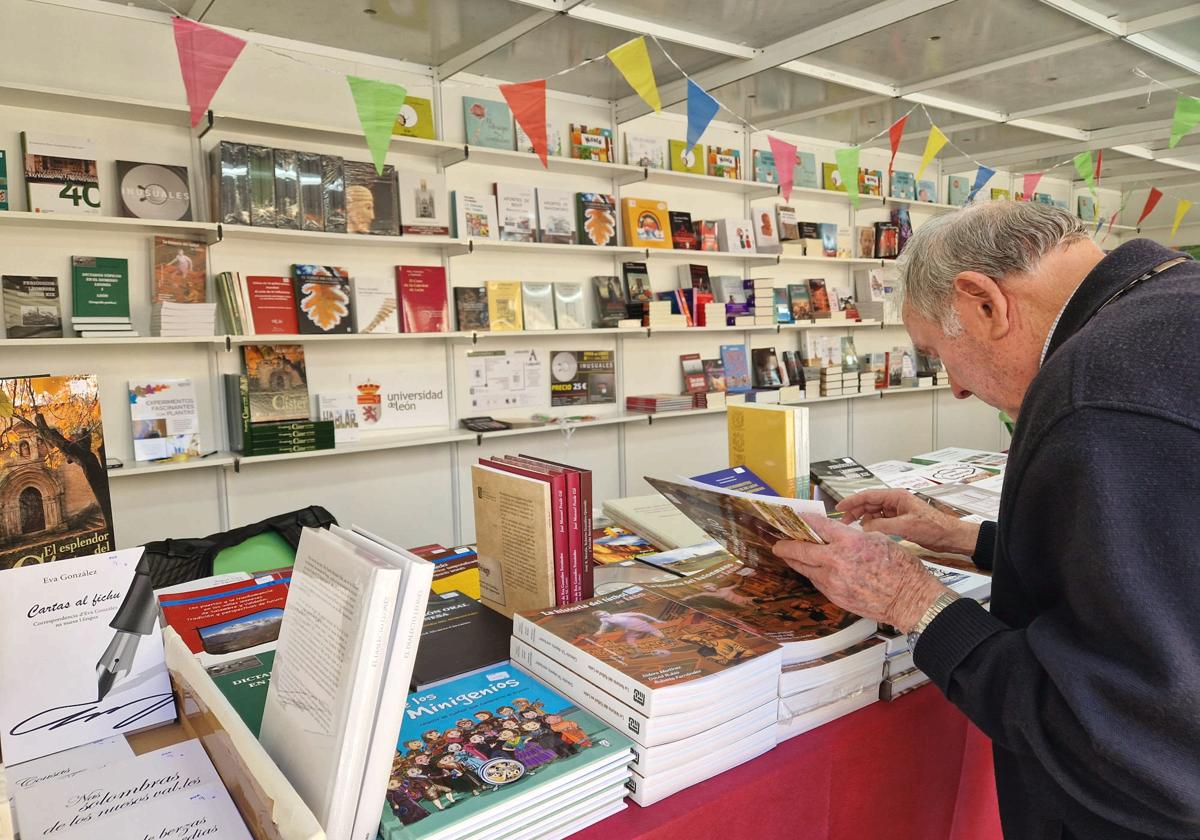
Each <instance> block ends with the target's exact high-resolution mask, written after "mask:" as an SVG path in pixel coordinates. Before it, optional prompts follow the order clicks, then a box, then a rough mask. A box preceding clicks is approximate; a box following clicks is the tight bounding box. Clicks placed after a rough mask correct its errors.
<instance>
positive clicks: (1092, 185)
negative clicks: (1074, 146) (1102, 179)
mask: <svg viewBox="0 0 1200 840" xmlns="http://www.w3.org/2000/svg"><path fill="white" fill-rule="evenodd" d="M1075 171H1076V172H1078V173H1079V177H1080V178H1082V179H1083V180H1084V181H1086V182H1087V188H1088V189H1089V190H1091V193H1092V195H1093V196H1095V195H1096V169H1095V167H1093V166H1092V153H1091V152H1080V153H1079V154H1077V155H1075Z"/></svg>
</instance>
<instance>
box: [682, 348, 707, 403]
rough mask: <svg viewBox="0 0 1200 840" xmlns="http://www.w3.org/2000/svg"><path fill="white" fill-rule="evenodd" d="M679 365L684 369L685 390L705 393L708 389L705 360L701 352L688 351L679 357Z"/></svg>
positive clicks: (690, 392) (693, 392)
mask: <svg viewBox="0 0 1200 840" xmlns="http://www.w3.org/2000/svg"><path fill="white" fill-rule="evenodd" d="M679 367H680V368H681V369H682V370H683V390H684V391H686V392H687V393H689V394H703V393H706V392H707V391H708V384H707V383H706V382H705V379H704V362H703V361H701V359H700V354H699V353H687V354H685V355H683V356H680V357H679Z"/></svg>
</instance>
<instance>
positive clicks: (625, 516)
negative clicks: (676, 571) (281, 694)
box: [603, 493, 709, 550]
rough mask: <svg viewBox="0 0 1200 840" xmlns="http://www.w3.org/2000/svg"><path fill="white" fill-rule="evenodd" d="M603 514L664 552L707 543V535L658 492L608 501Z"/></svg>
mask: <svg viewBox="0 0 1200 840" xmlns="http://www.w3.org/2000/svg"><path fill="white" fill-rule="evenodd" d="M603 510H604V515H605V516H607V517H608V518H609V519H611V520H613V521H614V522H616V523H617V524H618V525H620V526H622V527H624V528H628V529H629V530H630V531H633V532H635V533H638V534H641V535H642V536H644V537H645V538H646V539H648V540H650V542H652V543H654V545H656V546H657V547H658V548H661V549H663V550H667V549H672V548H681V547H683V546H685V545H696V544H697V543H702V542H707V541H708V539H709V537H708V534H706V533H704V531H703V530H702V529H701V528H700V526H699V525H697V524H696V523H695V522H693V521H692V520H690V519H688V518H687V517H686V516H684V515H683V513H681V512H680V510H679V508H677V507H675V505H673V504H671V503H670V502H668V501H667V500H666V499H665V498H663V497H662V496H661V495H659V494H658V493H651V494H650V495H648V496H627V497H626V498H623V499H609V500H608V501H606V502H605V503H604V506H603Z"/></svg>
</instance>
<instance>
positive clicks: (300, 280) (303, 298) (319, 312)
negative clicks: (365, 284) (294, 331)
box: [292, 263, 354, 335]
mask: <svg viewBox="0 0 1200 840" xmlns="http://www.w3.org/2000/svg"><path fill="white" fill-rule="evenodd" d="M292 284H293V287H294V288H295V293H296V320H297V323H298V324H299V327H300V334H301V335H330V334H333V333H350V332H353V331H354V306H353V302H352V301H351V299H350V272H349V271H347V270H346V269H344V268H341V267H340V266H334V265H307V264H300V263H297V264H296V265H293V266H292Z"/></svg>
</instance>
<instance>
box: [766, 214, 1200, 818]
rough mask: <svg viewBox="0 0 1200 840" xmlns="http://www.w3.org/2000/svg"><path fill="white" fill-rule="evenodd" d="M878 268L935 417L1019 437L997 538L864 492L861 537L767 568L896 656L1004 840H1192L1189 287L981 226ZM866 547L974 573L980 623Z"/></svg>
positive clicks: (1199, 495)
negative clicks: (895, 634)
mask: <svg viewBox="0 0 1200 840" xmlns="http://www.w3.org/2000/svg"><path fill="white" fill-rule="evenodd" d="M897 268H898V270H899V274H900V278H901V285H902V286H903V288H904V293H905V303H904V322H905V326H906V328H907V330H908V332H909V335H910V336H911V337H912V339H913V342H914V343H915V344H916V345H917V346H918V347H920V348H922V349H923V350H925V351H926V352H930V353H933V354H936V355H937V356H939V357H941V359H942V363H943V364H944V365H945V367H946V370H947V372H948V373H949V375H950V381H951V383H952V387H953V389H954V395H955V396H956V397H958V398H960V399H963V398H966V397H969V396H971V395H972V394H975V395H976V396H978V397H979V398H980V399H982V400H984V401H985V402H987V403H988V404H990V405H992V406H995V407H996V408H1001V409H1004V410H1005V411H1007V412H1008V413H1009V414H1011V415H1012V416H1013V417H1016V418H1018V419H1017V424H1016V432H1015V435H1014V437H1013V441H1012V447H1011V450H1010V452H1009V458H1008V469H1007V471H1006V473H1005V478H1004V492H1003V497H1002V500H1001V505H1000V517H999V522H996V523H985V524H984V525H981V526H980V525H969V524H965V523H961V522H959V521H958V520H955V519H952V518H951V517H948V516H945V515H943V514H940V513H938V512H935V511H934V510H933V509H931V508H930V507H928V506H926V505H924V504H923V503H921V502H919V501H917V500H916V499H915V498H913V497H911V496H909V495H908V494H906V493H904V492H903V491H869V492H866V493H860V494H858V495H856V496H852V497H850V498H848V499H845V500H844V501H843V502H842V503H841V504H840V505H839V508H840V509H841V510H843V511H844V512H845V514H846V520H847V521H848V522H854V521H855V520H857V521H860V522H861V523H862V526H863V530H865V531H873V532H877V533H862V532H861V531H859V530H858V529H855V528H851V527H847V526H846V525H839V524H835V523H832V522H828V521H814V522H812V524H813V526H814V527H815V528H816V530H817V531H818V533H819V534H820V535H821V536H822V537H823V538H824V539H825V540H826V541H827V542H828V543H829V545H828V546H814V545H808V544H804V543H792V542H785V543H779V544H778V545H777V546H776V547H775V552H776V553H777V554H778V555H779V556H780V557H782V558H784V559H785V560H786V561H787V562H788V564H789V565H790V566H791V567H792V568H793V569H795V570H796V571H798V572H800V573H802V574H804V575H806V576H807V577H809V578H810V579H811V580H812V581H813V583H814V584H816V586H818V587H819V588H820V589H821V590H822V591H823V592H824V593H825V594H826V595H827V596H828V597H829V598H830V599H831V600H833V601H834V602H835V603H837V604H838V605H840V606H842V607H844V608H846V609H849V610H852V611H854V612H857V613H860V614H862V615H865V616H867V617H869V618H874V619H877V620H879V621H881V622H886V623H889V624H892V625H895V626H896V627H898V628H899V629H900V630H902V631H904V632H906V633H909V634H910V635H909V640H910V643H911V644H912V645H913V646H914V656H915V659H916V664H917V665H918V666H919V667H920V668H921V670H923V671H924V672H925V673H927V674H928V675H929V676H930V677H931V678H932V680H933V682H934V683H935V684H936V685H937V686H938V687H939V688H940V689H941V690H942V691H943V692H944V693H945V694H946V696H947V697H949V698H950V700H951V701H952V702H954V703H955V704H957V705H958V706H959V707H960V708H961V709H962V710H963V711H964V712H965V713H966V714H967V716H968V717H969V718H970V719H971V720H972V721H974V722H975V724H976V725H978V726H979V728H980V729H982V730H983V731H984V732H985V733H986V734H987V735H988V736H989V737H990V738H991V739H992V742H993V745H994V752H995V764H996V784H997V788H998V791H999V799H1000V811H1001V819H1002V822H1003V824H1004V830H1005V836H1006V837H1007V838H1011V840H1049V838H1055V839H1056V840H1057V838H1073V840H1134V838H1139V839H1141V838H1200V620H1198V619H1197V613H1198V611H1200V542H1198V541H1197V540H1198V538H1197V532H1196V527H1195V514H1196V509H1197V502H1200V380H1198V377H1197V373H1196V370H1197V366H1196V360H1195V359H1194V358H1193V356H1194V355H1195V354H1196V352H1197V351H1200V265H1197V263H1195V262H1193V261H1191V260H1189V259H1187V258H1186V257H1184V256H1182V255H1181V254H1179V253H1177V252H1174V251H1170V250H1167V249H1166V248H1163V247H1161V246H1159V245H1157V244H1155V243H1153V242H1150V241H1147V240H1144V239H1139V240H1134V241H1132V242H1129V243H1126V244H1124V245H1122V246H1120V247H1119V248H1117V249H1116V250H1114V251H1113V252H1112V253H1111V254H1109V255H1107V256H1106V255H1105V254H1104V253H1103V252H1102V251H1101V250H1100V249H1099V248H1097V247H1096V246H1095V245H1094V244H1093V243H1092V242H1091V241H1090V240H1089V238H1088V236H1087V234H1086V232H1085V231H1084V230H1083V228H1082V226H1081V225H1080V222H1079V221H1078V220H1077V219H1075V218H1074V217H1073V216H1071V215H1070V214H1068V213H1066V212H1065V211H1062V210H1057V209H1054V208H1052V207H1046V206H1041V205H1038V204H1032V203H1017V202H995V203H987V204H981V205H978V206H973V207H969V208H967V209H965V210H963V211H962V212H959V213H953V214H949V215H946V216H942V217H940V218H937V219H935V220H933V221H930V222H928V223H926V224H925V225H923V226H922V227H921V229H920V230H919V231H917V233H916V235H915V236H914V237H913V238H912V239H911V240H910V241H909V243H908V247H907V248H906V249H905V252H904V255H903V256H902V257H901V258H900V260H899V261H898V262H897ZM883 534H893V535H898V536H903V537H907V538H909V539H911V540H913V541H915V542H918V543H920V544H922V545H925V546H927V547H929V548H932V549H937V550H943V551H955V552H959V553H962V554H967V555H970V556H972V557H973V558H974V561H975V563H976V564H977V565H979V566H980V567H982V568H990V569H992V570H993V572H994V574H993V583H992V610H991V612H990V613H989V612H988V611H986V610H985V609H984V608H983V607H981V606H980V605H979V604H977V603H975V602H973V601H970V600H957V599H956V598H955V596H954V595H953V594H952V593H951V592H950V591H949V590H947V589H945V588H943V587H942V586H941V585H940V584H939V583H937V582H936V581H935V580H933V579H932V578H931V577H930V576H929V575H927V574H926V573H925V572H924V570H923V568H922V567H921V565H920V564H919V563H918V562H917V561H916V560H915V559H913V558H912V556H911V555H910V554H908V553H906V552H904V551H902V550H901V549H900V548H898V547H897V546H896V545H895V544H894V543H893V542H891V541H890V540H888V539H887V538H886V537H884V536H882V535H883Z"/></svg>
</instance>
